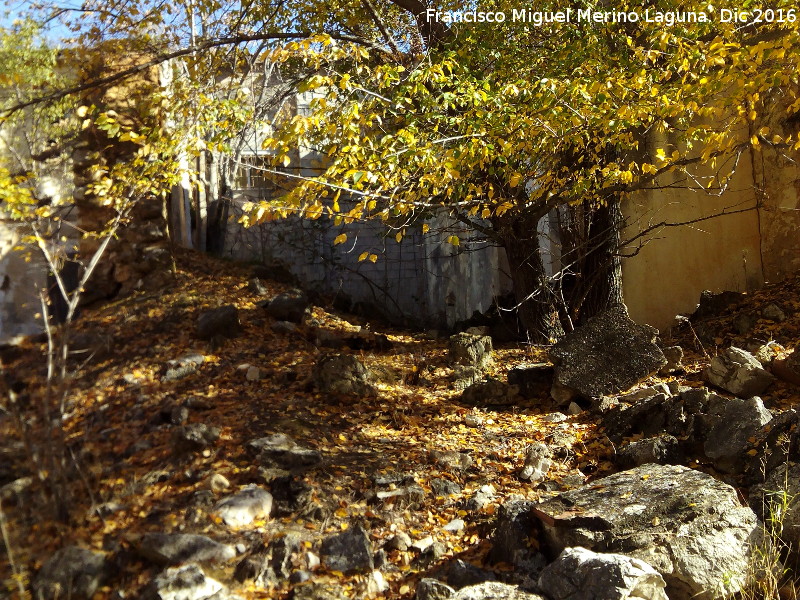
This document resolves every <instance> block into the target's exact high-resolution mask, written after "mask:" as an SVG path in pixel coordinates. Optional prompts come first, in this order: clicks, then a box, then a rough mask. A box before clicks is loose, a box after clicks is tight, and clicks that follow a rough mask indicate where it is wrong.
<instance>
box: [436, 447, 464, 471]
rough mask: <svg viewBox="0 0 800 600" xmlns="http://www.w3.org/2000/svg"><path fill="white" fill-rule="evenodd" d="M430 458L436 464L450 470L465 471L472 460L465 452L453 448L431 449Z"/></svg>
mask: <svg viewBox="0 0 800 600" xmlns="http://www.w3.org/2000/svg"><path fill="white" fill-rule="evenodd" d="M431 458H432V459H433V460H434V461H436V464H437V465H439V466H440V467H442V468H445V469H448V470H450V471H466V470H467V469H469V468H470V467H471V466H472V464H473V462H474V461H473V460H472V457H471V456H470V455H469V454H467V453H466V452H456V451H455V450H431Z"/></svg>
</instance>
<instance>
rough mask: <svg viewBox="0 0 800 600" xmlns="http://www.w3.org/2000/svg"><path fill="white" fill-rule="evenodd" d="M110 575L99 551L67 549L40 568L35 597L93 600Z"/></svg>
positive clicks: (70, 547)
mask: <svg viewBox="0 0 800 600" xmlns="http://www.w3.org/2000/svg"><path fill="white" fill-rule="evenodd" d="M105 575H106V563H105V557H104V556H103V555H102V554H99V553H97V552H92V551H91V550H86V549H85V548H78V547H77V546H67V547H65V548H61V550H58V551H57V552H56V553H55V554H53V556H51V557H50V558H49V559H48V560H47V561H46V562H45V563H44V565H42V568H41V569H39V572H38V573H37V574H36V578H35V579H34V581H33V593H34V597H36V598H41V600H51V599H53V600H55V599H56V598H72V599H74V600H90V598H91V597H92V596H93V595H94V593H95V591H96V590H97V588H98V587H99V586H100V584H101V583H102V581H103V578H104V577H105Z"/></svg>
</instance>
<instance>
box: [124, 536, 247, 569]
mask: <svg viewBox="0 0 800 600" xmlns="http://www.w3.org/2000/svg"><path fill="white" fill-rule="evenodd" d="M136 551H137V552H138V553H139V554H140V555H141V556H142V557H143V558H146V559H147V560H149V561H150V562H153V563H155V564H157V565H161V566H174V565H178V564H180V563H187V562H195V563H205V562H220V563H222V562H225V561H228V560H230V559H231V558H233V557H234V556H236V550H235V549H234V548H233V546H228V545H227V544H220V543H219V542H216V541H214V540H212V539H211V538H209V537H206V536H204V535H194V534H190V533H145V534H144V535H143V536H142V537H141V538H140V539H139V543H138V544H137V545H136Z"/></svg>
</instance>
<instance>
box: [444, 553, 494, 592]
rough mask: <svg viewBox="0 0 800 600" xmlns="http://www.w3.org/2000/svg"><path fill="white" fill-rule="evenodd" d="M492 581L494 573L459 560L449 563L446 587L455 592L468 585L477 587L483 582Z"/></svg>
mask: <svg viewBox="0 0 800 600" xmlns="http://www.w3.org/2000/svg"><path fill="white" fill-rule="evenodd" d="M494 580H495V576H494V573H491V572H490V571H486V570H485V569H481V568H480V567H476V566H475V565H473V564H470V563H468V562H464V561H463V560H461V559H460V558H459V559H456V560H454V561H453V562H451V563H450V566H449V567H448V569H447V585H449V586H452V587H453V588H454V589H457V590H458V589H461V588H464V587H467V586H468V585H477V584H479V583H483V582H484V581H494Z"/></svg>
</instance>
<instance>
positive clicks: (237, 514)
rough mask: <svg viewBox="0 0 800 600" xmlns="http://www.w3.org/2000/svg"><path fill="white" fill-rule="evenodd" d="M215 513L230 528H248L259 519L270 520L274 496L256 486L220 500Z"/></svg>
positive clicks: (248, 487)
mask: <svg viewBox="0 0 800 600" xmlns="http://www.w3.org/2000/svg"><path fill="white" fill-rule="evenodd" d="M213 512H214V513H215V514H216V515H217V516H219V517H220V518H221V519H222V520H223V521H224V522H225V524H226V525H227V526H228V527H246V526H247V525H250V524H251V523H252V522H253V521H255V520H257V519H268V518H269V516H270V513H271V512H272V495H271V494H270V493H269V492H268V491H267V490H265V489H263V488H260V487H258V486H256V485H248V486H247V487H245V488H244V489H242V490H240V491H238V492H236V493H235V494H232V495H231V496H227V497H225V498H223V499H222V500H220V501H219V502H218V503H217V505H216V506H215V507H214V510H213Z"/></svg>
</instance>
